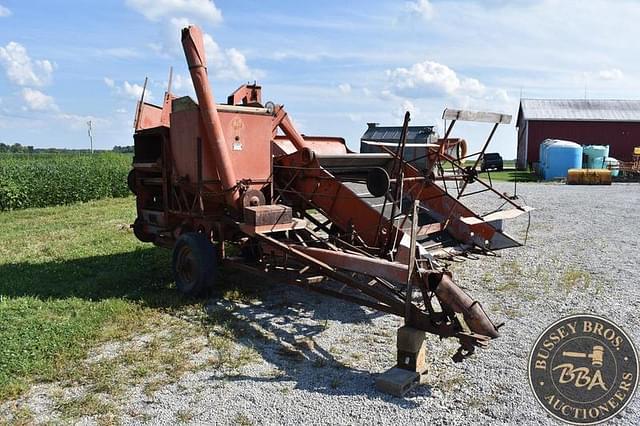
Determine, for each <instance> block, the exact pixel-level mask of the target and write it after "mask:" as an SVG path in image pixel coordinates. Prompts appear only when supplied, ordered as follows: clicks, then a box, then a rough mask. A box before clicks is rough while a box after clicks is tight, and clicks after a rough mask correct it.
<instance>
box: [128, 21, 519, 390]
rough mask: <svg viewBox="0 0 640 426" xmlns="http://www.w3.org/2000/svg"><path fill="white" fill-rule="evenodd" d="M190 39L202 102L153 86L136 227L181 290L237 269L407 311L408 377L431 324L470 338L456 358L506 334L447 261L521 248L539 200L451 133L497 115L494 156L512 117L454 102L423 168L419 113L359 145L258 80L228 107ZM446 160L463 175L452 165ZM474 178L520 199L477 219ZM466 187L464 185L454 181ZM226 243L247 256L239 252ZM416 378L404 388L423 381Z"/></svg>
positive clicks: (135, 183) (191, 32)
mask: <svg viewBox="0 0 640 426" xmlns="http://www.w3.org/2000/svg"><path fill="white" fill-rule="evenodd" d="M182 45H183V47H184V52H185V55H186V59H187V62H188V65H189V70H190V73H191V79H192V81H193V85H194V88H195V92H196V95H197V100H198V103H196V102H194V100H192V99H191V98H190V97H187V96H185V97H175V96H174V95H173V94H172V93H171V90H170V85H169V90H168V91H167V93H166V94H165V97H164V102H163V104H162V106H155V105H151V104H149V103H145V102H144V94H143V99H142V100H141V101H140V103H139V106H138V111H137V115H136V121H135V135H134V142H135V157H134V160H133V170H132V171H131V173H130V175H129V186H130V188H131V190H132V191H133V192H134V193H135V194H136V196H137V199H136V204H137V213H138V217H137V219H136V221H135V223H134V224H133V225H132V226H133V229H134V233H135V235H136V237H137V238H139V239H140V240H141V241H144V242H150V243H154V244H156V245H158V246H162V247H168V248H172V249H173V270H174V273H175V280H176V285H177V288H178V290H179V291H181V292H183V293H185V294H188V295H194V296H198V295H203V294H205V293H206V292H207V291H208V290H209V289H210V288H211V287H212V286H214V285H215V282H214V281H215V276H216V270H217V268H218V265H220V264H224V265H225V266H226V267H234V268H239V269H241V270H243V271H249V272H252V273H257V274H261V275H265V274H266V275H267V276H269V277H271V278H274V279H278V280H283V281H284V282H288V283H291V284H294V285H297V286H300V287H303V288H305V289H308V290H312V291H316V292H319V293H322V294H325V295H330V296H335V297H338V298H341V299H345V300H348V301H350V302H354V303H357V304H359V305H362V306H366V307H369V308H372V309H376V310H379V311H383V312H387V313H391V314H394V315H398V316H400V317H403V318H404V319H405V324H406V326H405V327H403V328H402V329H401V330H402V331H401V332H399V333H398V363H399V367H401V368H404V371H407V370H411V371H409V373H411V374H410V377H409V378H408V379H406V380H405V378H403V379H402V380H404V382H403V383H405V382H406V383H415V382H416V374H418V375H419V373H420V372H421V371H420V369H421V368H422V366H423V365H424V363H423V362H422V361H421V359H423V358H424V348H423V345H422V340H424V332H429V333H433V334H437V335H438V336H441V337H448V338H455V339H457V340H459V342H460V344H461V345H460V349H459V350H458V352H457V353H456V354H455V356H454V357H455V358H456V359H462V358H463V357H464V356H466V355H468V354H470V353H472V352H473V351H474V348H475V347H477V346H486V345H487V343H488V341H489V340H490V339H492V338H495V337H498V330H497V328H496V327H495V326H494V324H493V323H492V322H491V320H490V319H489V318H488V317H487V315H486V314H485V312H484V310H483V309H482V307H481V305H480V304H479V303H478V302H476V301H474V300H473V299H472V298H471V297H470V296H469V295H468V294H466V293H465V292H464V291H462V290H461V289H460V288H459V287H458V286H457V285H456V284H455V283H454V281H453V279H452V275H451V273H450V272H448V271H447V270H446V267H445V266H444V265H446V262H445V261H446V259H448V258H451V257H452V256H461V255H464V254H465V253H469V252H475V253H485V254H489V253H491V252H493V251H494V250H499V249H504V248H509V247H516V246H519V245H520V244H519V243H518V242H516V241H515V240H514V239H512V238H511V237H509V236H508V235H507V234H506V233H504V232H502V230H501V229H500V227H499V226H497V225H496V223H498V222H499V223H501V222H502V219H509V218H513V217H516V216H518V215H520V214H522V213H525V212H528V211H529V210H530V209H529V208H528V207H522V206H519V205H517V204H516V203H515V202H514V201H513V200H511V199H508V198H506V197H504V196H503V195H502V194H501V193H499V192H498V191H496V190H495V189H493V188H492V187H491V185H490V184H487V183H485V182H484V181H482V180H480V179H479V178H478V175H477V172H476V171H475V170H476V166H477V162H476V164H475V165H474V166H473V167H468V166H465V165H464V159H465V158H467V157H469V156H466V157H465V156H464V154H463V155H462V156H460V155H459V154H460V151H466V143H465V142H464V141H463V140H460V139H453V138H449V135H450V133H451V129H452V128H453V125H454V123H455V122H456V121H460V120H466V121H482V122H489V123H492V124H493V130H492V131H491V134H490V136H489V138H488V139H487V141H486V143H485V144H484V146H483V149H482V151H481V152H479V153H475V154H471V155H478V154H480V157H481V154H483V153H484V151H485V149H486V147H487V145H488V143H489V141H490V140H491V137H492V136H493V134H494V132H495V130H496V128H497V127H498V125H499V124H500V123H509V122H510V120H511V117H510V116H508V115H502V114H493V113H474V112H469V111H452V110H445V113H444V117H443V118H445V119H447V120H450V125H449V127H448V128H447V131H446V134H445V136H444V137H443V138H442V139H439V140H437V143H428V144H425V147H426V148H427V153H428V154H427V155H426V156H425V157H424V158H423V159H421V161H423V162H424V169H422V170H419V169H417V168H416V167H414V166H412V165H411V164H409V163H408V162H407V161H405V160H404V159H403V158H404V156H403V153H404V146H405V140H406V133H407V126H408V122H409V114H408V113H407V114H406V116H405V120H404V127H403V132H402V137H401V139H400V140H399V141H398V145H397V147H387V146H382V147H381V149H382V151H383V152H381V153H377V154H357V153H352V152H351V151H350V150H349V149H348V148H347V146H346V144H345V141H344V139H342V138H338V137H325V136H306V135H301V134H300V133H298V131H297V130H296V128H295V127H294V125H293V123H292V121H291V119H290V118H289V116H288V114H287V112H286V111H285V109H284V108H283V106H281V105H275V104H273V103H271V102H267V103H266V104H263V103H262V99H261V88H260V86H257V85H255V84H253V85H250V84H247V85H243V86H241V87H240V88H239V89H237V90H236V91H235V92H234V93H233V94H232V95H231V96H229V98H228V100H227V103H226V104H216V103H215V101H214V97H213V93H212V91H211V88H210V85H209V81H208V77H207V68H206V59H205V52H204V45H203V38H202V34H201V32H200V30H199V29H198V28H196V27H188V28H185V29H183V30H182ZM412 146H413V145H412ZM471 155H470V156H471ZM445 163H446V164H447V165H450V166H451V167H452V168H453V169H454V170H455V171H454V172H453V173H450V172H449V173H447V172H445V173H443V167H442V166H443V164H445ZM413 164H415V162H414V163H413ZM447 182H449V184H448V186H447ZM453 182H455V183H453ZM472 182H479V183H480V184H481V185H482V186H483V190H486V191H493V192H495V193H496V194H497V196H499V197H503V198H504V199H505V204H511V205H512V207H513V208H510V209H508V210H502V211H498V212H493V213H492V214H490V215H489V216H485V217H480V216H479V215H477V214H475V213H474V212H473V211H471V210H470V209H468V208H467V207H465V206H464V205H463V204H462V203H461V202H460V201H459V199H460V198H461V197H462V196H464V195H467V194H464V192H465V190H466V188H467V185H468V184H469V183H472ZM454 186H455V191H456V193H455V194H453V193H452V191H453V189H452V191H448V190H447V187H454ZM475 192H478V191H475ZM225 244H227V246H228V245H235V246H237V247H238V250H234V252H236V253H241V256H227V255H226V254H225ZM416 336H417V337H416ZM416 342H417V343H416ZM396 373H397V372H396ZM402 386H403V389H402V390H401V391H400V392H399V393H400V394H401V393H403V392H404V391H406V389H408V388H410V387H411V386H410V385H406V386H405V385H404V384H403V385H402Z"/></svg>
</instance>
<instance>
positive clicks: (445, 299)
mask: <svg viewBox="0 0 640 426" xmlns="http://www.w3.org/2000/svg"><path fill="white" fill-rule="evenodd" d="M428 285H429V289H430V290H431V291H432V292H434V293H435V295H436V297H437V298H438V301H440V303H442V304H444V305H446V306H447V307H449V308H450V309H451V310H453V311H454V312H457V313H461V314H462V316H463V317H464V320H465V322H466V323H467V325H468V326H469V328H470V329H471V331H473V332H474V333H478V334H482V335H484V336H487V337H491V338H492V339H495V338H497V337H500V333H498V329H497V328H496V326H495V325H494V324H493V322H492V321H491V320H490V319H489V317H488V316H487V314H486V313H485V312H484V309H482V306H481V305H480V303H479V302H477V301H474V300H473V299H472V298H471V297H470V296H469V295H468V294H467V293H465V292H464V291H463V290H462V289H461V288H460V287H458V286H457V285H456V284H455V283H454V282H453V280H452V279H451V277H450V276H449V275H447V274H445V273H432V274H429V276H428Z"/></svg>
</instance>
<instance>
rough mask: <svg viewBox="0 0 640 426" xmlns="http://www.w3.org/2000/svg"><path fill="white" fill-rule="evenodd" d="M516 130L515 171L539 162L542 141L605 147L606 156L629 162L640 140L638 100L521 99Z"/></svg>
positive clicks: (639, 107)
mask: <svg viewBox="0 0 640 426" xmlns="http://www.w3.org/2000/svg"><path fill="white" fill-rule="evenodd" d="M516 127H517V128H518V160H517V166H518V168H519V169H524V168H526V167H528V166H529V167H531V166H532V165H533V164H534V163H536V162H538V161H539V159H538V153H539V149H540V144H541V143H542V142H543V141H544V140H545V139H564V140H569V141H573V142H576V143H579V144H582V145H591V144H593V145H609V146H610V151H609V152H610V154H609V155H611V156H612V157H615V158H617V159H619V160H623V161H630V160H631V156H632V153H633V147H634V146H637V145H638V141H640V100H612V99H521V100H520V108H519V110H518V119H517V122H516Z"/></svg>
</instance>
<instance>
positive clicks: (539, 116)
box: [517, 99, 640, 123]
mask: <svg viewBox="0 0 640 426" xmlns="http://www.w3.org/2000/svg"><path fill="white" fill-rule="evenodd" d="M521 116H522V117H523V118H524V119H525V120H558V121H627V122H629V121H631V122H640V100H613V99H521V100H520V109H519V111H518V121H517V122H518V123H520V117H521Z"/></svg>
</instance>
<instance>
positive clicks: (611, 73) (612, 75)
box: [597, 68, 624, 80]
mask: <svg viewBox="0 0 640 426" xmlns="http://www.w3.org/2000/svg"><path fill="white" fill-rule="evenodd" d="M597 75H598V77H599V78H600V79H602V80H621V79H622V77H624V74H623V73H622V70H620V69H619V68H611V69H607V70H601V71H599V72H598V74H597Z"/></svg>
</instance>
